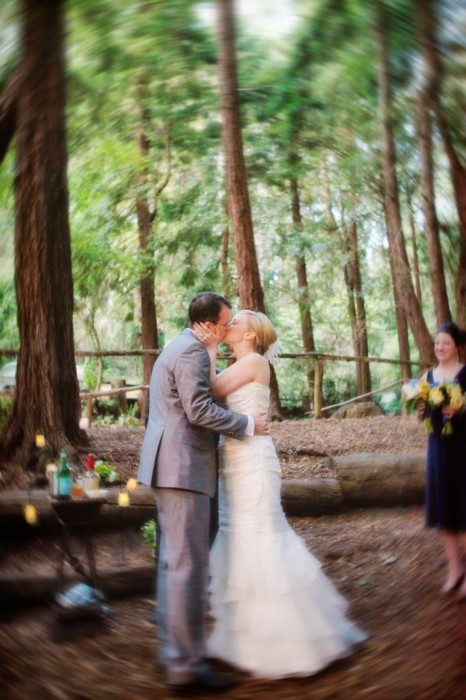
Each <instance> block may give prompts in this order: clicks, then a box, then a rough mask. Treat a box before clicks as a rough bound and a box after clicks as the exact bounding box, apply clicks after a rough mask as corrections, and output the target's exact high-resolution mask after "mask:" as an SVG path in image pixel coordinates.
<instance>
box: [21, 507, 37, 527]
mask: <svg viewBox="0 0 466 700" xmlns="http://www.w3.org/2000/svg"><path fill="white" fill-rule="evenodd" d="M23 513H24V519H25V521H26V522H27V523H28V525H37V510H36V509H35V508H34V506H33V505H32V504H31V503H26V505H25V506H24V508H23Z"/></svg>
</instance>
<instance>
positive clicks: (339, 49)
mask: <svg viewBox="0 0 466 700" xmlns="http://www.w3.org/2000/svg"><path fill="white" fill-rule="evenodd" d="M285 4H286V3H285ZM285 4H284V7H285ZM386 5H387V8H388V27H387V28H388V31H389V39H390V47H391V49H390V50H391V55H390V60H391V68H392V72H393V78H394V83H393V86H394V98H395V111H394V119H395V133H396V140H397V150H398V153H399V168H398V176H399V181H400V190H401V195H402V206H403V215H404V219H407V216H408V200H409V201H410V203H411V206H412V209H413V212H414V217H415V221H416V224H417V226H418V232H419V235H418V238H417V240H418V244H417V245H418V252H419V261H420V267H421V284H422V287H423V292H424V307H425V315H426V318H427V319H428V322H429V323H430V324H431V325H432V326H433V325H434V324H433V312H432V309H431V308H430V306H431V304H430V299H429V294H428V290H429V285H430V273H429V267H428V259H427V251H426V242H425V236H424V231H423V217H422V207H421V204H422V194H423V193H422V192H421V189H420V182H419V155H418V151H419V149H418V143H417V138H416V126H415V121H414V110H413V94H414V92H415V90H416V88H417V86H418V82H419V75H418V73H419V70H418V69H419V46H418V45H417V40H416V36H415V29H416V22H415V21H413V20H414V19H415V18H413V7H414V5H413V3H409V2H407V1H406V0H391V1H390V2H389V3H386ZM207 9H208V8H207ZM205 10H206V7H205V5H204V4H202V3H199V2H195V1H194V0H173V1H172V2H162V3H128V2H126V0H82V1H80V2H79V3H77V2H71V3H69V4H68V5H67V9H66V11H67V30H68V33H67V37H68V38H67V41H68V45H67V71H68V86H67V94H68V103H67V117H68V124H67V133H68V146H69V189H70V220H71V230H72V256H73V276H74V294H75V339H76V344H77V346H78V347H80V348H86V349H88V348H90V347H94V348H128V347H129V348H136V347H139V344H140V340H139V334H140V308H139V307H140V300H139V283H140V277H141V275H150V276H153V278H154V280H155V287H156V300H155V301H156V308H157V322H158V329H159V339H160V341H161V344H162V345H163V344H164V343H165V342H166V341H167V342H168V341H169V340H170V339H171V338H172V337H173V336H174V335H175V333H176V332H177V331H178V330H179V329H180V328H182V327H183V326H184V325H185V324H186V308H187V305H188V303H189V300H190V298H191V297H192V296H193V294H194V293H196V292H198V291H200V290H201V289H206V288H211V289H215V290H218V291H219V292H224V293H227V294H228V295H230V294H231V296H232V298H233V302H234V305H235V307H237V306H238V303H237V299H236V297H235V288H236V277H237V274H238V271H237V270H236V267H235V264H234V254H233V245H232V240H231V231H230V232H229V235H230V239H229V246H228V251H227V256H226V258H227V266H228V274H225V268H222V266H221V259H222V244H223V241H224V231H225V230H226V228H227V226H228V219H227V216H226V213H225V182H224V163H223V159H222V158H223V156H222V144H221V121H220V119H219V113H218V112H219V100H218V77H217V66H216V46H215V42H216V40H215V30H214V26H213V25H212V24H209V22H208V21H206V16H207V15H206V14H205V12H204V11H205ZM236 11H237V13H239V14H241V13H242V12H243V10H242V8H241V7H240V6H238V7H237V9H236ZM271 11H272V10H271ZM284 11H285V14H287V15H288V14H289V13H291V14H295V15H296V17H297V20H296V24H295V26H294V28H293V29H292V30H290V31H289V32H288V33H287V34H284V35H283V36H277V37H272V38H271V37H270V35H268V34H267V33H266V32H265V31H264V26H263V24H261V23H258V24H256V25H254V23H253V22H251V21H249V16H247V17H243V18H242V17H238V20H239V21H238V23H237V26H238V40H237V45H238V59H239V83H240V84H239V96H240V100H241V109H242V119H243V137H244V141H245V157H246V165H247V170H248V178H249V183H248V184H249V192H250V199H251V204H252V213H253V220H254V235H255V242H256V249H257V255H258V261H259V268H260V273H261V281H262V284H263V287H264V292H265V298H266V305H267V311H268V313H269V314H270V316H271V317H272V318H273V320H274V322H275V323H276V325H277V328H278V331H279V336H280V340H281V344H282V349H283V350H284V351H289V352H293V351H297V352H299V351H300V350H301V349H302V338H301V330H300V319H299V313H298V308H297V300H298V289H297V282H296V270H295V258H296V256H298V255H299V256H303V257H304V258H305V260H306V265H307V274H308V282H309V289H310V296H311V301H310V307H311V312H312V318H313V325H314V337H315V342H316V345H317V348H318V350H320V351H322V352H336V353H344V354H352V352H353V348H352V340H351V328H350V321H349V316H348V309H347V297H346V289H345V284H344V279H343V266H344V263H345V262H346V260H347V255H348V253H347V249H346V247H345V227H346V226H348V224H349V223H350V222H352V221H353V220H354V221H356V222H357V225H358V235H359V247H360V263H361V270H362V276H363V293H364V296H365V302H366V313H367V327H368V334H369V347H370V352H371V354H373V355H381V356H391V357H396V356H397V353H398V349H397V340H396V327H395V315H394V303H393V292H392V286H391V278H390V270H389V264H388V257H387V242H386V230H385V222H384V217H383V212H382V207H381V197H380V186H379V173H380V143H379V140H380V137H379V124H378V115H377V84H376V74H375V70H376V58H375V54H376V47H375V45H374V39H373V34H372V20H373V17H372V5H371V4H370V3H369V4H368V3H367V2H362V1H361V0H343V1H342V2H338V3H336V2H335V0H315V2H312V3H309V2H307V1H305V0H295V2H294V3H291V4H290V6H289V7H287V8H286V10H284ZM15 12H16V14H15ZM442 17H443V19H442V22H443V25H442V27H441V29H442V32H441V37H442V41H443V45H442V51H443V54H442V56H443V60H444V62H445V74H444V77H443V105H444V107H445V110H446V113H447V115H448V117H449V118H450V121H451V123H452V124H454V125H455V132H454V140H455V144H456V145H457V146H458V148H460V149H461V152H462V153H464V152H466V149H465V148H464V146H465V143H466V139H465V132H464V120H463V119H462V115H463V114H464V105H465V103H466V100H465V96H466V92H465V89H464V79H463V78H464V67H465V63H464V53H463V49H462V48H461V41H460V42H458V41H455V40H454V37H455V32H454V31H453V29H455V31H456V30H457V31H458V32H459V33H460V34H461V32H460V28H461V27H462V26H463V25H464V23H465V14H464V11H462V12H460V11H459V10H458V12H456V13H455V18H454V24H455V27H453V23H452V21H451V19H449V17H448V13H447V12H445V13H443V14H442ZM17 27H18V16H17V3H15V2H13V1H12V0H7V1H6V2H5V3H3V4H2V8H1V9H0V39H1V40H2V59H3V60H2V66H1V68H0V87H3V86H4V85H5V83H6V81H7V79H8V76H9V73H10V71H11V69H12V67H13V66H14V65H15V63H16V61H17V46H16V37H17ZM456 28H457V29H456ZM142 129H143V130H144V132H145V135H146V137H147V141H148V145H149V150H148V155H147V156H143V155H141V151H140V144H139V142H138V137H139V136H140V134H141V130H142ZM435 139H436V142H435V144H436V153H435V156H436V163H435V167H436V188H437V191H438V199H439V202H440V203H441V205H442V206H441V207H440V208H439V216H440V223H441V227H442V246H443V250H444V259H445V267H446V270H447V276H448V280H447V281H448V285H449V289H450V291H451V294H452V299H453V282H454V276H455V274H456V269H457V260H458V251H459V243H460V239H459V236H458V229H457V214H456V211H455V208H454V206H453V205H452V202H453V199H452V192H451V187H450V183H449V173H448V169H447V167H446V165H445V159H444V156H443V148H442V146H441V144H440V141H439V137H438V134H437V133H435ZM168 144H169V148H168ZM14 167H15V164H14V157H13V153H11V154H9V156H8V157H7V159H6V160H5V161H4V163H3V164H2V169H1V170H0V204H1V206H0V346H3V347H4V346H7V347H16V346H17V345H18V343H19V339H18V334H17V329H16V302H15V292H14V283H13V270H14V264H13V249H14V236H13V231H14V201H13V182H14ZM167 176H168V180H167V183H166V187H165V188H164V189H162V191H159V190H160V188H161V184H162V183H164V182H165V179H166V177H167ZM292 181H296V183H297V187H298V190H299V195H300V204H301V216H302V224H301V226H297V225H296V224H295V223H294V222H293V220H292V211H291V204H292V203H291V195H290V184H291V182H292ZM137 197H142V198H144V200H145V201H146V203H147V204H148V206H149V209H150V212H151V216H152V217H153V219H152V229H151V232H150V236H149V243H148V247H147V249H146V251H145V252H144V253H141V252H140V251H139V232H138V219H137V208H136V198H137ZM405 230H408V227H405ZM410 254H411V253H410ZM235 310H236V309H235ZM372 370H373V378H374V382H375V383H377V382H381V383H383V381H387V382H389V381H390V380H391V379H392V373H393V372H395V373H396V371H397V370H394V369H392V368H388V367H382V368H376V367H373V368H372ZM277 371H278V379H279V385H280V389H281V393H282V398H283V401H284V403H285V405H286V406H289V407H293V406H304V405H305V402H306V401H307V394H308V386H307V379H306V376H305V366H304V363H303V362H301V361H290V360H284V361H280V362H279V363H277ZM141 374H142V372H141V361H140V359H136V360H133V359H121V358H119V359H117V358H109V359H105V361H104V381H109V380H111V379H113V378H117V377H123V378H126V379H127V380H129V381H131V382H134V383H139V381H140V379H141ZM96 380H97V365H96V364H95V363H94V362H93V361H92V362H91V361H89V362H88V361H86V363H85V383H86V386H87V388H89V389H91V388H94V387H95V382H96ZM353 390H354V367H353V366H352V365H350V364H344V365H343V364H341V365H340V364H335V365H333V364H331V363H327V364H326V367H325V385H324V393H325V398H326V401H327V402H328V403H334V402H338V401H340V400H343V399H344V398H346V397H347V396H348V395H349V394H352V393H353ZM115 405H116V404H115V402H111V403H110V404H109V405H108V406H105V407H104V406H103V404H102V410H104V415H102V416H100V417H99V418H98V421H102V422H103V423H110V422H111V421H114V420H115V417H116V414H117V411H116V409H115ZM118 420H119V421H120V422H124V423H125V424H129V423H130V422H131V423H132V421H134V420H137V419H136V416H135V415H132V413H131V411H129V412H128V415H127V416H121V417H120V418H119V419H118Z"/></svg>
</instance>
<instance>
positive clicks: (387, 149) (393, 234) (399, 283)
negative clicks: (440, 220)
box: [375, 2, 435, 365]
mask: <svg viewBox="0 0 466 700" xmlns="http://www.w3.org/2000/svg"><path fill="white" fill-rule="evenodd" d="M375 9H376V22H375V41H376V46H377V51H378V82H379V107H380V130H381V137H382V160H383V165H382V176H383V183H384V206H385V213H386V219H387V230H388V242H389V250H390V257H391V259H392V261H393V268H392V269H393V273H394V280H395V286H396V287H397V292H398V294H399V299H400V301H401V303H402V304H403V310H404V311H405V313H406V317H407V320H408V323H409V327H410V329H411V332H412V334H413V337H414V341H415V343H416V346H417V348H418V350H419V356H420V359H421V362H422V363H425V364H426V365H427V364H430V363H433V362H434V361H435V355H434V343H433V340H432V337H431V335H430V333H429V330H428V328H427V325H426V322H425V320H424V317H423V315H422V311H421V307H420V305H419V301H418V299H417V297H416V293H415V291H414V287H413V283H412V279H411V272H410V269H409V262H408V255H407V253H406V246H405V241H404V235H403V229H402V224H401V211H400V201H399V192H398V178H397V174H396V150H395V140H394V136H393V127H392V122H391V86H390V72H389V64H388V48H387V39H386V26H387V25H386V17H385V11H384V6H383V2H377V3H376V5H375Z"/></svg>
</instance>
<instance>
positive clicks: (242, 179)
mask: <svg viewBox="0 0 466 700" xmlns="http://www.w3.org/2000/svg"><path fill="white" fill-rule="evenodd" d="M217 7H218V52H219V79H220V107H221V112H222V135H223V149H224V155H225V170H226V185H227V202H228V214H229V217H230V221H231V230H232V236H233V242H234V251H235V264H236V267H237V270H238V294H239V299H240V304H241V307H242V308H243V309H253V310H256V311H262V312H264V313H265V303H264V293H263V290H262V285H261V281H260V275H259V265H258V262H257V253H256V246H255V242H254V231H253V225H252V215H251V205H250V201H249V190H248V181H247V173H246V164H245V160H244V151H243V137H242V127H241V113H240V106H239V101H238V77H237V65H236V50H235V32H234V13H233V0H217ZM271 370H272V372H271V390H272V396H271V416H272V417H273V418H280V415H281V408H280V400H279V395H278V384H277V380H276V375H275V372H274V369H273V367H272V368H271Z"/></svg>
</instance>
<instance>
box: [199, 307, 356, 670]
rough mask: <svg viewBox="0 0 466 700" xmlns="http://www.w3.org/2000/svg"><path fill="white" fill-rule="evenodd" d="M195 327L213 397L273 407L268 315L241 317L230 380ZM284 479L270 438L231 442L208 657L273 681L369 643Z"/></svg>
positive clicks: (239, 405) (230, 340)
mask: <svg viewBox="0 0 466 700" xmlns="http://www.w3.org/2000/svg"><path fill="white" fill-rule="evenodd" d="M194 330H195V331H197V333H198V334H199V336H198V337H201V336H202V342H203V343H204V344H205V345H206V347H207V350H208V352H209V355H210V357H211V381H212V394H213V396H214V397H215V398H216V399H217V400H219V399H224V400H225V403H226V405H227V407H228V408H229V409H230V410H232V411H237V412H240V413H247V414H251V413H257V412H258V411H264V410H267V409H268V406H269V396H270V389H269V383H270V366H269V363H268V361H267V359H266V357H264V355H265V356H267V351H268V350H269V348H270V346H271V345H272V344H273V343H275V341H276V339H277V335H276V331H275V328H274V327H273V325H272V323H271V322H270V320H269V319H268V318H267V316H265V314H262V313H258V312H254V311H240V312H239V313H238V315H237V316H235V318H234V319H233V320H232V322H231V325H230V328H229V330H228V332H227V334H226V336H225V339H224V342H226V343H227V344H228V345H229V346H230V347H231V348H232V350H233V353H234V355H235V357H236V362H235V363H234V364H233V365H231V366H230V367H228V368H227V369H226V370H224V371H223V372H221V373H220V374H216V373H215V360H216V354H217V341H216V339H215V337H214V336H213V334H212V333H210V332H209V330H208V329H207V328H206V327H205V326H203V325H202V324H201V325H198V326H197V328H196V327H194ZM206 336H207V338H206ZM280 482H281V471H280V463H279V460H278V456H277V453H276V451H275V447H274V445H273V442H272V438H271V437H270V436H252V437H245V438H244V439H243V440H241V441H238V440H233V439H231V438H228V437H225V438H224V439H223V442H222V443H221V445H220V486H219V501H220V513H219V532H218V535H217V537H216V539H215V542H214V544H213V547H212V551H211V564H210V568H211V571H210V574H211V581H212V583H211V591H210V596H211V601H210V603H211V612H212V616H213V618H214V624H213V630H212V633H211V635H210V637H209V639H208V651H209V655H210V656H212V657H216V658H220V659H223V660H225V661H227V662H229V663H231V664H233V665H235V666H237V667H238V668H240V669H243V670H245V671H248V672H249V673H251V674H252V675H253V676H261V677H267V678H283V677H286V676H306V675H310V674H313V673H316V672H318V671H319V670H320V669H322V668H324V667H325V666H327V665H328V664H330V663H331V662H332V661H334V660H336V659H339V658H341V657H344V656H347V655H349V654H350V653H351V647H352V645H353V644H355V643H357V642H360V641H362V640H363V639H365V638H366V635H365V634H364V633H363V632H361V631H360V630H359V629H358V628H357V627H356V626H355V625H354V624H353V623H352V622H351V621H350V620H348V619H347V618H346V617H345V611H346V609H347V607H348V605H347V603H346V600H345V599H344V598H343V597H342V596H341V595H340V594H339V593H338V591H337V590H336V589H335V588H334V586H333V584H332V583H331V582H330V580H329V579H328V578H327V577H326V576H325V574H324V573H323V572H322V570H321V565H320V563H319V561H318V560H317V559H316V558H315V557H314V556H313V555H312V554H311V553H310V552H309V551H308V550H307V549H306V546H305V544H304V541H303V540H302V539H301V538H300V537H299V536H298V535H297V534H296V533H295V532H294V530H293V529H292V528H291V527H290V525H289V524H288V522H287V520H286V518H285V515H284V513H283V510H282V507H281V502H280Z"/></svg>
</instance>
